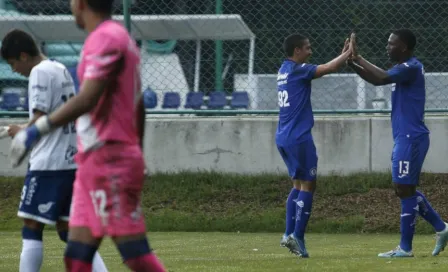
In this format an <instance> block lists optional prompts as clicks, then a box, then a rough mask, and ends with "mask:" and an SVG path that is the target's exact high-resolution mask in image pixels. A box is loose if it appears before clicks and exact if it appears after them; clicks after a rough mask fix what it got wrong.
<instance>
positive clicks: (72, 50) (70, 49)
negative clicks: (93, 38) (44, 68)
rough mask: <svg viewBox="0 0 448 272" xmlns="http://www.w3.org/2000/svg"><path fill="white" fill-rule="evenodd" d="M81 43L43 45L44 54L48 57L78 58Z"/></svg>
mask: <svg viewBox="0 0 448 272" xmlns="http://www.w3.org/2000/svg"><path fill="white" fill-rule="evenodd" d="M82 46H83V44H82V43H66V42H61V43H46V44H45V45H44V52H45V54H47V55H48V56H51V57H56V56H79V53H80V52H81V50H82Z"/></svg>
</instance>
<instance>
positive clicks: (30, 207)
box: [17, 170, 76, 225]
mask: <svg viewBox="0 0 448 272" xmlns="http://www.w3.org/2000/svg"><path fill="white" fill-rule="evenodd" d="M75 174H76V170H61V171H28V173H27V175H26V177H25V184H24V186H23V189H22V196H21V198H20V205H19V212H18V213H17V215H18V216H19V217H21V218H27V219H32V220H35V221H38V222H41V223H43V224H50V225H54V224H56V222H57V221H59V220H63V221H67V222H68V219H69V215H70V205H71V202H72V192H73V182H74V181H75Z"/></svg>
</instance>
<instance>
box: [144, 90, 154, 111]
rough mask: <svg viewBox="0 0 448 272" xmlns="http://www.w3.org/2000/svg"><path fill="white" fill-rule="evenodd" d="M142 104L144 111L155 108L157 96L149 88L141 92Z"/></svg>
mask: <svg viewBox="0 0 448 272" xmlns="http://www.w3.org/2000/svg"><path fill="white" fill-rule="evenodd" d="M143 103H144V104H145V108H146V109H154V108H155V107H157V94H156V92H154V91H153V90H151V89H150V88H148V89H146V90H145V91H144V92H143Z"/></svg>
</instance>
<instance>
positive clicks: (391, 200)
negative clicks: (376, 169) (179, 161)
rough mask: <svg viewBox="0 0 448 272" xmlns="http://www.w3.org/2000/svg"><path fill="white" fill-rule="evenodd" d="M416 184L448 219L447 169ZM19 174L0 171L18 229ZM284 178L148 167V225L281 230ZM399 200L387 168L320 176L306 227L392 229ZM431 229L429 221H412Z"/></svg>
mask: <svg viewBox="0 0 448 272" xmlns="http://www.w3.org/2000/svg"><path fill="white" fill-rule="evenodd" d="M421 181H422V186H421V187H420V190H421V191H423V192H424V193H425V194H426V196H427V197H428V199H429V201H430V202H431V203H432V205H433V207H434V208H435V209H436V210H437V211H438V212H439V213H440V214H441V215H442V217H443V218H444V219H445V220H447V219H448V198H446V195H448V186H446V183H447V182H448V175H447V174H424V175H422V178H421ZM22 185H23V178H8V177H6V178H5V177H3V178H0V230H17V229H19V228H20V227H21V225H22V223H21V220H19V219H18V218H17V216H16V214H17V208H18V204H19V199H20V195H21V190H22ZM290 190H291V181H290V180H289V178H288V177H287V176H284V175H272V174H260V175H234V174H220V173H215V172H198V173H192V172H183V173H178V174H155V175H154V176H152V177H151V179H148V181H147V182H146V184H145V187H144V191H143V202H142V208H143V212H144V214H145V218H146V219H147V224H148V226H149V230H150V231H185V232H214V231H222V232H236V231H240V232H248V233H251V232H281V231H282V230H283V228H284V225H285V200H286V198H287V196H288V194H289V191H290ZM399 214H400V201H399V200H398V198H397V197H396V196H395V194H394V192H393V190H392V181H391V176H390V174H389V173H370V174H364V173H358V174H353V175H349V176H339V175H336V174H334V175H329V176H319V178H318V181H317V191H316V195H315V198H314V203H313V211H312V217H311V220H310V224H309V231H310V232H313V233H396V232H397V231H398V230H399ZM417 233H419V234H430V233H433V230H432V229H431V227H429V225H427V224H422V226H421V227H419V228H417Z"/></svg>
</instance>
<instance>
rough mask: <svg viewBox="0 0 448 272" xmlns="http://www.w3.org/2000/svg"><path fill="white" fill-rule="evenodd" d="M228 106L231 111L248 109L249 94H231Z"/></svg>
mask: <svg viewBox="0 0 448 272" xmlns="http://www.w3.org/2000/svg"><path fill="white" fill-rule="evenodd" d="M230 106H231V107H232V109H247V108H248V107H249V94H248V93H247V92H233V93H232V101H230Z"/></svg>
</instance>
